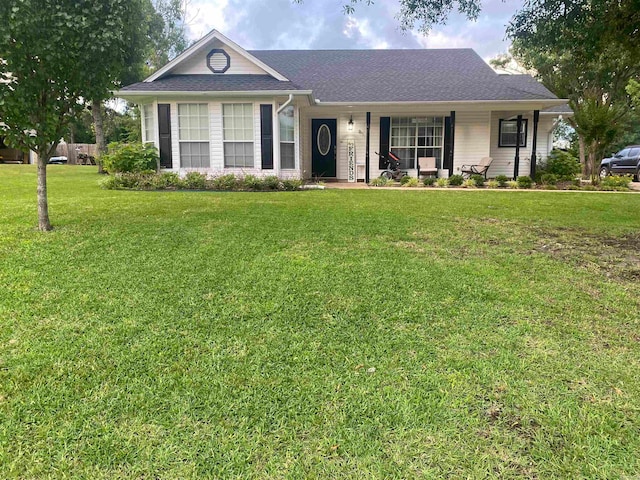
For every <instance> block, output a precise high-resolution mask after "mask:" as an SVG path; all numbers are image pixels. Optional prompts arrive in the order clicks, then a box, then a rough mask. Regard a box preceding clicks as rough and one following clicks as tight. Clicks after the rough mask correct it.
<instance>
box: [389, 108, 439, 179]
mask: <svg viewBox="0 0 640 480" xmlns="http://www.w3.org/2000/svg"><path fill="white" fill-rule="evenodd" d="M400 119H402V120H405V121H406V120H409V123H410V124H411V125H403V124H398V121H399V120H400ZM436 119H437V120H440V125H438V126H436V125H434V124H435V120H436ZM421 120H422V121H423V123H422V126H424V128H436V127H438V128H441V130H442V133H441V135H439V136H436V135H426V133H425V137H424V138H425V140H426V139H427V138H433V139H436V138H439V139H440V144H439V145H418V139H419V138H420V135H419V132H420V127H421V124H420V121H421ZM427 120H428V121H431V125H429V124H428V123H427ZM394 121H395V123H394ZM444 123H445V117H444V116H440V115H425V116H395V117H391V122H390V131H389V150H397V149H410V150H413V159H412V163H411V165H410V166H406V167H402V168H403V170H412V169H415V168H416V166H417V162H418V150H421V149H431V150H440V160H439V162H438V163H439V164H440V165H441V164H442V161H443V159H444V130H445V128H444ZM412 125H413V128H414V129H415V132H414V134H413V135H411V136H407V137H398V136H394V135H393V129H394V127H396V128H402V127H406V128H410V127H411V126H412ZM398 138H407V139H413V145H398V144H394V140H395V141H397V140H398ZM425 143H426V142H425ZM437 158H438V157H437V156H436V159H437ZM439 168H442V167H439Z"/></svg>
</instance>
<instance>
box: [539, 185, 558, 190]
mask: <svg viewBox="0 0 640 480" xmlns="http://www.w3.org/2000/svg"><path fill="white" fill-rule="evenodd" d="M542 188H544V189H545V190H558V187H557V186H556V185H549V184H547V185H543V186H542Z"/></svg>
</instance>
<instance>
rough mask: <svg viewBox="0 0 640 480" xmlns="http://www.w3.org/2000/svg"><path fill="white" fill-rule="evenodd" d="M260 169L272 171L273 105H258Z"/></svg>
mask: <svg viewBox="0 0 640 480" xmlns="http://www.w3.org/2000/svg"><path fill="white" fill-rule="evenodd" d="M260 145H261V147H262V148H261V150H262V169H263V170H272V169H273V105H260Z"/></svg>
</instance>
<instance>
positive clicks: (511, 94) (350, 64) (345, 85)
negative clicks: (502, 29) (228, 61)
mask: <svg viewBox="0 0 640 480" xmlns="http://www.w3.org/2000/svg"><path fill="white" fill-rule="evenodd" d="M249 53H251V54H252V55H253V56H255V57H256V58H258V59H259V60H261V61H262V62H264V63H265V64H267V65H269V66H270V67H272V68H273V69H275V70H276V71H278V72H279V73H281V74H282V75H284V76H285V77H287V78H288V79H289V80H290V82H280V81H278V80H276V79H275V78H272V77H270V76H267V75H226V74H225V75H213V74H210V75H209V74H205V75H168V76H165V77H163V78H160V79H158V80H155V81H153V82H146V83H145V82H141V83H136V84H134V85H129V86H127V87H124V88H122V91H123V92H126V91H157V92H162V91H201V92H222V91H261V90H312V91H313V95H314V97H315V98H316V99H319V100H320V101H321V102H414V101H420V102H429V101H433V102H436V101H471V100H486V101H493V100H544V99H555V98H557V97H556V96H555V95H553V94H552V93H551V92H550V91H549V90H547V89H546V88H545V87H544V86H543V85H542V84H541V83H539V82H537V81H536V80H535V79H534V78H532V77H530V76H528V75H499V74H497V73H496V72H495V71H494V70H493V69H492V68H491V67H489V65H487V64H486V63H485V62H484V61H483V60H482V58H480V56H478V54H477V53H476V52H474V51H473V50H472V49H432V50H254V51H251V52H249Z"/></svg>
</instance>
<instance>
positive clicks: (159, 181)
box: [132, 172, 184, 190]
mask: <svg viewBox="0 0 640 480" xmlns="http://www.w3.org/2000/svg"><path fill="white" fill-rule="evenodd" d="M150 179H151V182H150V186H151V187H152V188H155V189H157V190H167V189H174V188H182V187H183V186H184V184H183V182H182V180H181V179H180V176H179V175H178V174H177V173H173V172H163V173H161V174H159V175H151V176H150ZM138 186H140V184H138ZM132 188H133V187H132Z"/></svg>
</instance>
